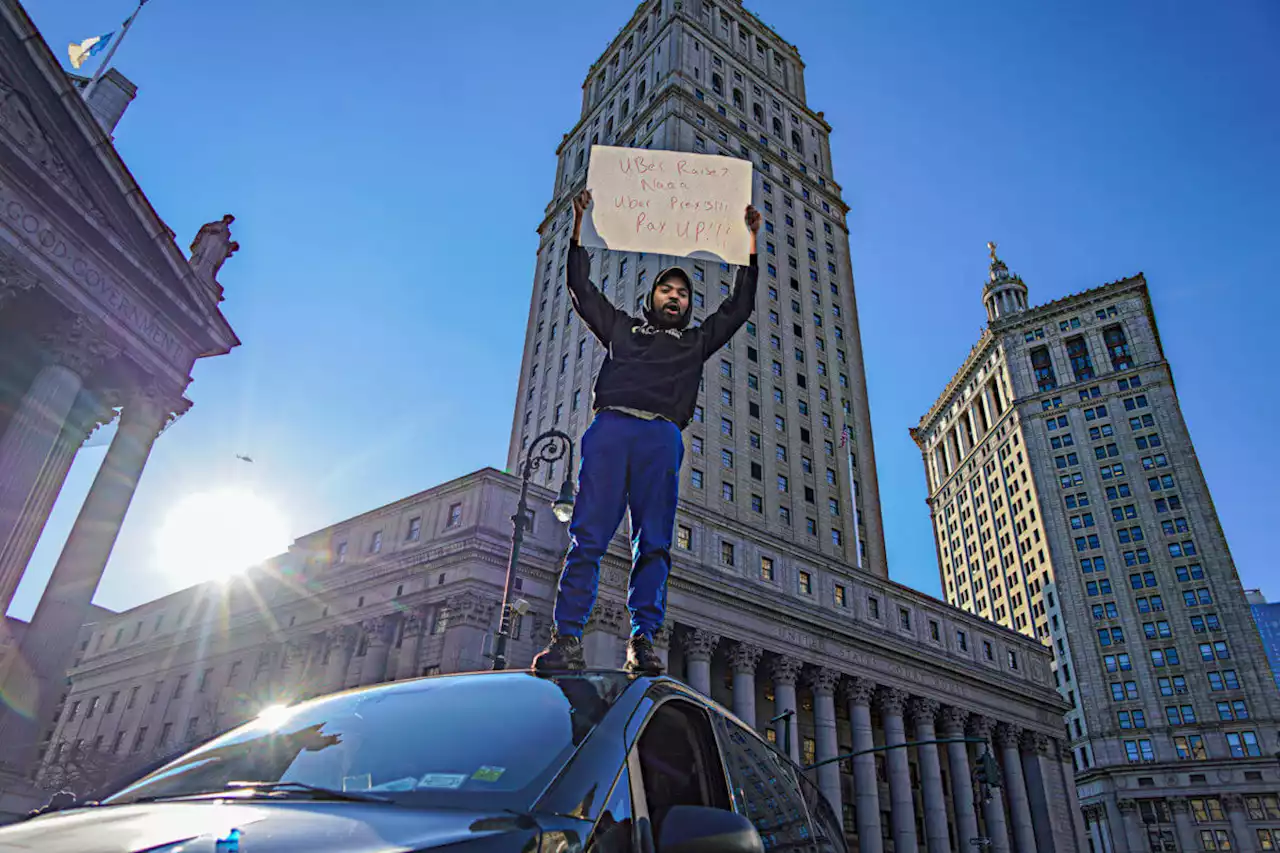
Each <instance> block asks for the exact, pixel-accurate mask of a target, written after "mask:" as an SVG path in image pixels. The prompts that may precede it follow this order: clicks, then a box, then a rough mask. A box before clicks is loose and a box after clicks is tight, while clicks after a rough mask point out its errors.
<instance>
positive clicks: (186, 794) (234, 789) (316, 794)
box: [105, 781, 393, 805]
mask: <svg viewBox="0 0 1280 853" xmlns="http://www.w3.org/2000/svg"><path fill="white" fill-rule="evenodd" d="M257 791H261V792H262V796H264V797H270V798H272V799H285V798H286V795H297V796H298V797H299V799H309V800H322V801H329V802H352V803H390V802H393V801H392V800H390V799H388V798H386V797H379V796H378V795H376V794H356V793H351V792H349V791H335V790H334V789H333V788H322V787H320V786H319V785H308V784H307V783H305V782H240V781H236V782H228V783H227V787H225V788H217V789H212V790H208V791H183V792H182V793H180V794H159V795H156V796H150V797H136V798H133V799H130V800H128V801H127V802H122V803H120V805H128V804H129V803H156V802H163V801H165V800H185V799H188V798H194V797H216V796H217V795H219V794H223V795H226V794H240V793H241V792H247V793H249V794H251V795H252V794H253V793H254V792H257ZM105 805H116V804H115V803H106V804H105Z"/></svg>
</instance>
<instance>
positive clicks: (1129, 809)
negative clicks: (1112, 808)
mask: <svg viewBox="0 0 1280 853" xmlns="http://www.w3.org/2000/svg"><path fill="white" fill-rule="evenodd" d="M1116 807H1117V808H1119V809H1120V814H1122V815H1124V816H1125V817H1129V816H1130V815H1132V814H1135V813H1136V812H1137V811H1138V801H1137V800H1129V799H1124V800H1116Z"/></svg>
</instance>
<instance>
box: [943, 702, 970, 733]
mask: <svg viewBox="0 0 1280 853" xmlns="http://www.w3.org/2000/svg"><path fill="white" fill-rule="evenodd" d="M968 722H969V712H968V711H966V710H965V709H964V708H957V707H956V706H955V705H948V706H946V707H945V708H943V709H942V731H943V732H945V733H946V734H948V735H950V736H955V737H959V736H960V735H962V734H964V730H965V727H966V725H967V724H968Z"/></svg>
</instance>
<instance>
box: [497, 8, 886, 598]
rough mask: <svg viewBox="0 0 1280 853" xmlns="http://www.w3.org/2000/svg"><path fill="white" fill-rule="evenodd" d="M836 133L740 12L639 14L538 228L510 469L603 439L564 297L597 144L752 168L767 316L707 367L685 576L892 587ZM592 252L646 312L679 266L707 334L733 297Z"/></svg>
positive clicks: (604, 65) (577, 133) (683, 528)
mask: <svg viewBox="0 0 1280 853" xmlns="http://www.w3.org/2000/svg"><path fill="white" fill-rule="evenodd" d="M830 131H831V127H830V125H828V124H827V123H826V121H824V120H823V116H822V113H820V112H814V111H812V110H811V109H810V108H809V107H808V105H807V103H806V101H805V89H804V63H803V62H801V60H800V55H799V53H798V52H797V50H796V48H795V47H794V46H793V45H791V44H788V43H787V42H786V41H784V40H783V39H782V38H780V37H779V36H778V34H777V33H775V32H774V31H773V30H771V29H770V28H769V27H768V26H766V25H765V24H763V23H762V22H761V21H760V20H759V19H757V18H756V17H755V16H754V15H752V14H751V13H750V12H748V11H746V10H745V9H744V8H743V7H742V5H741V3H740V2H732V0H731V2H724V3H720V4H719V5H713V4H711V3H708V2H704V0H685V2H683V3H681V2H679V0H660V2H646V3H642V4H641V5H640V6H639V7H637V9H636V11H635V14H634V15H633V16H632V18H631V20H630V21H629V22H628V23H627V25H626V26H625V27H623V28H622V30H621V31H620V32H619V33H618V35H617V37H616V38H615V39H614V40H613V42H612V43H611V44H610V45H609V47H608V49H607V50H606V51H605V52H604V54H603V55H602V56H601V57H600V59H599V60H597V61H596V63H595V64H594V65H592V67H591V69H590V70H589V72H588V73H587V77H586V81H585V82H584V84H583V93H582V112H581V117H580V118H579V120H578V122H577V124H576V125H574V127H573V128H572V129H571V130H570V131H569V132H568V133H567V134H565V137H564V140H563V142H562V143H561V145H560V148H559V150H558V152H557V153H558V156H559V166H558V168H557V170H556V180H555V187H554V191H553V195H552V199H551V201H550V203H549V204H548V205H547V209H546V215H545V218H544V219H543V221H542V223H541V224H540V225H539V229H538V230H539V233H540V235H541V242H540V245H539V249H538V258H537V268H536V271H535V276H534V286H533V298H532V300H531V304H530V310H529V323H528V329H527V332H526V340H525V350H524V359H523V363H522V365H521V372H520V384H519V395H518V398H517V403H516V411H515V420H514V423H513V426H512V432H511V446H510V452H509V455H508V463H507V464H508V467H509V469H510V470H511V471H513V472H518V471H519V466H520V465H521V464H522V460H523V459H524V455H525V450H526V448H527V447H528V445H529V443H530V442H531V441H532V440H533V439H534V438H535V437H536V436H537V435H539V434H540V433H541V432H542V431H543V430H546V429H549V428H552V427H556V428H559V429H561V430H564V431H565V432H567V433H569V434H570V435H572V436H573V437H574V438H575V439H579V438H580V437H581V435H582V433H583V431H584V430H585V429H586V428H587V426H588V425H589V424H590V422H591V417H592V412H591V393H592V385H593V383H594V380H595V376H596V372H597V371H598V370H599V367H600V364H601V362H602V361H603V359H604V350H603V348H602V347H601V346H600V345H599V343H598V342H597V341H596V340H595V338H594V337H593V336H592V335H591V334H590V333H589V332H588V330H587V329H586V328H585V326H584V325H583V324H582V322H581V320H579V319H578V318H577V317H576V316H575V315H574V313H573V311H572V308H571V306H570V303H569V299H568V294H567V292H566V289H565V257H566V251H567V248H568V242H569V236H570V231H571V227H572V218H573V213H572V208H571V205H570V199H571V197H572V196H573V194H575V193H576V192H578V191H579V190H581V189H582V188H583V187H584V186H585V184H586V175H587V163H588V160H589V157H590V150H591V146H592V145H593V144H596V143H599V144H601V145H620V146H630V147H639V148H655V149H665V150H677V151H690V152H705V153H711V154H717V153H718V154H723V155H727V156H731V157H740V158H744V159H749V160H751V161H752V163H753V164H754V165H755V186H754V199H755V204H756V206H757V207H758V208H759V209H760V212H761V213H762V214H763V216H764V225H763V226H762V228H761V230H760V235H759V252H760V259H759V264H760V284H759V299H758V302H757V305H756V311H755V315H754V316H753V318H752V320H751V322H750V323H749V324H748V325H747V326H746V327H744V328H743V329H742V330H741V331H740V332H739V333H738V334H737V335H736V336H735V337H734V339H733V340H732V341H731V343H730V344H729V345H727V346H726V347H725V348H724V349H723V350H722V351H721V352H720V353H718V354H717V355H716V356H714V357H713V358H712V359H711V360H710V361H709V362H708V363H707V368H706V374H705V381H704V388H703V392H702V394H701V395H700V396H699V399H698V408H697V413H696V415H695V421H694V422H693V423H692V424H690V425H689V427H688V429H686V430H685V449H686V453H685V462H684V469H683V471H682V472H681V503H680V512H679V519H678V522H677V536H676V540H677V541H676V545H677V550H678V552H682V553H677V559H676V567H677V572H679V566H680V564H681V562H682V561H683V559H685V558H691V559H694V560H697V561H699V562H702V563H704V564H710V565H713V566H720V567H722V568H726V569H735V568H736V570H737V571H738V572H742V571H744V570H745V571H748V572H750V573H752V574H753V576H754V574H755V573H757V572H758V573H759V575H760V577H761V578H763V579H765V580H771V579H772V577H773V571H774V566H773V562H772V561H773V558H772V557H762V558H760V559H763V560H764V562H763V563H759V560H758V559H757V558H756V555H757V552H758V551H760V550H761V549H762V548H763V549H764V550H768V551H769V552H770V553H775V552H777V551H778V550H779V549H784V550H786V551H787V553H788V558H789V559H791V560H793V561H798V562H806V563H807V564H811V565H815V566H822V567H823V568H824V569H828V570H833V571H847V570H848V568H849V567H860V568H862V569H865V570H866V571H869V572H872V573H874V574H876V575H878V576H880V577H887V568H886V564H885V549H884V534H883V529H882V525H881V518H880V502H879V492H878V487H877V484H876V474H875V456H874V452H873V449H872V441H871V421H870V417H869V413H868V407H867V393H866V379H865V376H864V372H863V361H862V347H861V339H860V334H859V330H858V316H857V309H856V303H855V300H854V289H853V276H852V272H851V270H850V262H849V237H848V231H847V228H846V225H845V221H844V215H845V212H846V211H847V210H848V207H847V206H846V205H845V203H844V202H843V201H842V200H841V197H840V187H839V185H838V184H837V183H836V181H835V179H834V176H833V173H832V167H831V153H830V147H829V144H828V134H829V133H830ZM592 254H593V260H592V265H591V271H592V279H593V281H595V282H596V284H597V285H598V286H599V287H601V288H602V289H603V290H604V291H605V293H606V294H607V295H608V297H609V298H610V299H611V300H612V301H613V302H614V304H616V305H617V306H618V307H620V308H622V309H624V310H627V311H631V312H633V313H635V312H637V311H638V305H639V302H640V300H641V299H642V298H643V296H644V294H645V293H646V292H647V291H648V290H649V288H650V287H651V284H652V281H653V276H654V275H655V274H656V273H657V272H658V271H659V270H660V269H662V268H663V267H665V266H668V265H670V264H672V263H676V262H679V263H681V264H682V265H683V266H684V268H685V269H686V271H687V272H688V273H689V274H690V277H691V278H692V279H693V281H694V290H695V292H694V296H693V301H694V308H693V312H694V319H695V321H697V320H701V319H703V318H705V317H706V316H707V314H708V313H710V312H712V311H714V310H715V309H716V307H717V306H718V305H719V303H720V301H721V300H722V299H723V298H724V297H725V296H726V295H727V294H728V293H729V291H730V288H731V287H732V283H733V270H732V268H730V267H729V266H727V265H720V264H717V263H708V262H694V261H689V260H688V259H678V258H670V257H659V256H654V255H643V254H637V253H626V252H611V251H603V250H595V251H593V253H592ZM846 425H847V427H848V430H847V437H846V430H845V427H846ZM563 473H564V472H563V469H561V470H560V471H559V472H556V471H554V470H548V471H546V472H545V474H544V477H545V479H543V480H542V481H543V482H545V483H556V482H558V480H557V477H559V478H563ZM626 529H627V528H626V525H625V524H624V525H623V527H622V534H621V535H622V536H625V535H626ZM682 554H683V556H682ZM747 562H751V563H752V565H750V566H747V565H746V563H747ZM757 563H759V564H757Z"/></svg>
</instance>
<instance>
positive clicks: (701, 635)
mask: <svg viewBox="0 0 1280 853" xmlns="http://www.w3.org/2000/svg"><path fill="white" fill-rule="evenodd" d="M719 642H720V637H719V635H717V634H713V633H711V632H710V631H704V630H703V629H701V628H697V629H695V630H693V631H689V632H688V633H686V634H685V635H684V638H683V639H682V640H681V641H680V646H681V648H683V649H684V666H685V680H686V681H687V682H688V683H689V686H690V687H692V688H693V689H694V690H697V691H698V692H699V693H701V694H702V695H703V696H710V695H711V655H712V653H714V652H715V649H716V644H717V643H719Z"/></svg>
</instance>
